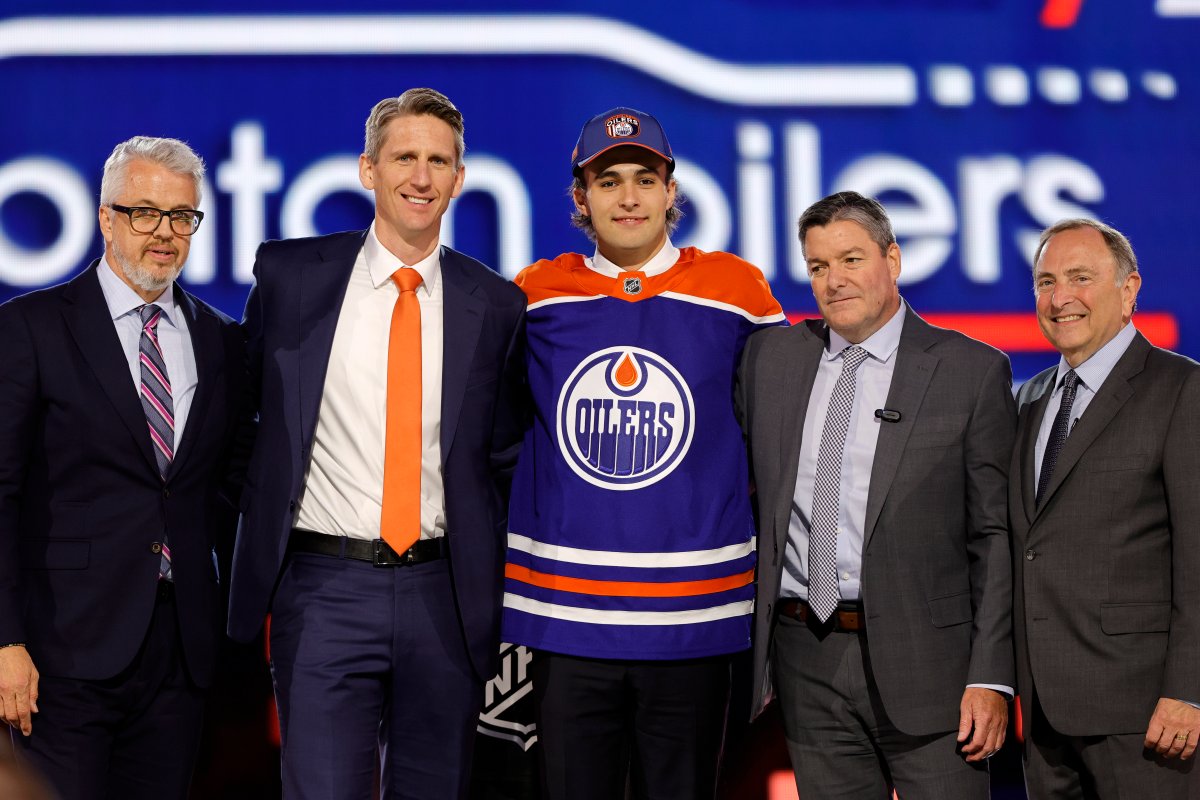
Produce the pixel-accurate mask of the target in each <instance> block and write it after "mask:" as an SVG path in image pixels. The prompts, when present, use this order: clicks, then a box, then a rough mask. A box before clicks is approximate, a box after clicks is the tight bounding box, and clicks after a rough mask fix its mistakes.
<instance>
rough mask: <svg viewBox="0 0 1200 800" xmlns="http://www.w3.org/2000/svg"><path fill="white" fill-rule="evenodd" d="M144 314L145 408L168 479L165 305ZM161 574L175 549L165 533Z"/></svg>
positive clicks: (171, 441)
mask: <svg viewBox="0 0 1200 800" xmlns="http://www.w3.org/2000/svg"><path fill="white" fill-rule="evenodd" d="M139 311H140V312H141V317H142V336H141V339H140V340H139V341H138V361H139V362H140V363H141V386H140V387H139V394H140V395H141V398H142V410H143V411H144V412H145V413H146V425H147V426H148V427H149V428H150V442H151V444H153V445H154V458H155V460H156V461H157V462H158V473H159V475H161V476H162V477H163V479H164V480H165V479H166V477H167V471H168V470H169V469H170V468H171V460H172V459H173V458H174V457H175V404H174V401H173V400H172V395H171V379H170V378H169V377H167V363H166V361H164V360H163V352H162V346H161V345H160V344H159V343H158V321H159V320H160V319H161V318H162V309H161V308H159V307H158V306H156V305H153V304H150V305H145V306H142V307H141V309H139ZM158 575H159V577H160V578H163V579H164V580H171V578H172V575H171V549H170V548H169V547H168V546H167V542H166V535H165V534H164V535H163V544H162V560H161V562H160V563H159V566H158Z"/></svg>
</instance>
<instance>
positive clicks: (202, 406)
mask: <svg viewBox="0 0 1200 800" xmlns="http://www.w3.org/2000/svg"><path fill="white" fill-rule="evenodd" d="M175 303H176V307H177V308H178V309H179V310H180V311H181V312H182V313H183V315H184V317H186V318H187V326H188V335H189V336H190V337H191V340H192V353H193V355H194V356H195V359H196V392H195V394H193V395H192V405H191V408H190V409H189V410H188V417H187V423H186V424H185V425H184V428H183V439H182V440H180V442H179V444H178V445H177V446H176V448H175V458H174V460H172V462H171V468H170V470H169V471H168V473H167V476H168V477H171V476H174V475H175V474H177V473H178V472H179V470H181V469H182V468H183V465H184V463H186V461H187V458H188V456H189V455H190V454H191V452H192V449H193V448H194V447H195V442H196V437H197V436H198V435H199V434H198V431H199V430H200V428H201V427H203V422H204V419H205V418H206V417H207V416H208V404H209V401H210V399H211V398H212V392H213V380H214V378H215V377H216V371H217V365H218V362H219V359H220V357H221V352H222V350H223V347H222V343H221V330H220V323H219V321H218V320H217V318H216V317H214V316H213V315H212V314H211V313H209V312H208V310H207V309H201V308H200V307H199V306H197V305H196V303H195V302H194V301H193V300H192V297H191V295H189V294H188V293H187V292H185V291H184V290H183V289H182V288H180V287H179V286H176V287H175Z"/></svg>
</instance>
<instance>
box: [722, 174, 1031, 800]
mask: <svg viewBox="0 0 1200 800" xmlns="http://www.w3.org/2000/svg"><path fill="white" fill-rule="evenodd" d="M800 242H801V244H802V245H803V247H804V254H805V259H806V261H807V263H808V271H809V275H810V276H811V278H812V289H813V295H814V296H815V297H816V300H817V305H818V306H819V308H820V310H821V314H822V316H823V317H824V320H823V321H819V320H810V321H808V322H806V323H803V324H800V325H797V326H795V327H792V328H776V329H771V330H766V331H763V332H761V333H758V334H756V335H754V336H753V337H751V339H750V342H749V344H748V345H747V348H746V352H745V355H744V357H743V360H742V365H741V370H740V385H739V398H738V399H739V404H740V408H741V410H742V416H743V422H744V427H745V432H746V435H747V439H748V442H749V446H750V452H751V466H752V469H753V473H754V479H755V481H756V484H757V492H756V497H757V500H756V502H757V510H758V527H759V535H758V595H757V601H756V606H755V608H756V618H755V642H754V666H755V672H754V695H753V696H754V705H755V710H756V712H757V711H759V710H761V709H762V708H763V706H765V705H766V703H767V701H768V700H769V695H770V692H771V684H772V674H773V678H774V679H773V683H774V687H775V690H776V691H777V693H778V695H779V699H780V703H781V710H782V712H783V720H784V727H785V729H786V732H787V740H788V750H789V753H790V755H791V759H792V766H793V768H794V769H795V772H796V785H797V788H798V789H799V792H800V796H801V797H802V798H806V800H813V799H815V798H820V800H831V799H832V798H853V799H854V800H862V798H885V797H891V791H892V789H897V790H898V791H899V793H900V796H901V797H903V798H905V800H917V799H918V798H945V800H965V799H967V798H986V797H987V796H988V792H989V778H988V771H987V761H986V759H987V758H988V757H989V756H990V755H991V754H993V753H994V752H995V751H996V750H998V749H999V748H1000V745H1001V744H1002V743H1003V741H1004V733H1005V728H1006V726H1007V721H1008V710H1007V700H1008V698H1009V697H1011V695H1012V688H1011V687H1012V686H1013V682H1014V675H1013V657H1012V638H1011V616H1010V615H1011V601H1012V584H1011V566H1010V564H1009V539H1008V527H1007V524H1006V520H1005V497H1006V496H1007V495H1006V491H1007V464H1008V459H1009V453H1010V452H1011V449H1012V443H1013V434H1014V429H1015V418H1016V415H1015V410H1014V406H1013V400H1012V394H1011V384H1012V374H1011V370H1010V368H1009V363H1008V359H1007V358H1006V357H1005V356H1004V354H1003V353H1000V352H998V351H996V350H994V349H992V348H990V347H988V346H986V345H984V344H981V343H979V342H977V341H974V340H972V339H969V338H967V337H966V336H963V335H962V334H959V333H956V332H954V331H947V330H942V329H939V328H934V327H933V326H931V325H929V324H928V323H926V322H925V321H924V320H922V319H921V318H920V317H919V316H917V314H916V313H915V312H914V311H913V310H912V309H911V308H909V307H908V305H907V303H905V302H904V301H903V300H901V298H900V294H899V291H898V289H897V287H896V279H897V277H898V276H899V274H900V248H899V246H898V245H897V244H896V238H895V235H894V234H893V233H892V227H891V223H890V221H889V220H888V218H887V214H886V213H885V212H884V210H883V207H882V206H880V205H879V203H877V202H875V201H874V200H871V199H869V198H866V197H863V196H862V195H859V194H857V193H855V192H839V193H838V194H834V195H831V196H829V197H827V198H825V199H824V200H821V201H820V202H818V203H816V204H814V205H813V206H812V207H810V208H809V209H808V210H807V211H805V212H804V214H803V215H802V216H801V217H800Z"/></svg>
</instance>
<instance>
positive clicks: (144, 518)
mask: <svg viewBox="0 0 1200 800" xmlns="http://www.w3.org/2000/svg"><path fill="white" fill-rule="evenodd" d="M98 263H99V262H98V261H97V262H93V263H92V265H91V266H90V267H88V269H87V270H86V271H84V272H83V273H82V274H80V275H79V276H78V277H76V278H75V279H73V280H71V281H70V282H69V283H66V284H63V285H60V286H55V287H52V288H50V289H44V290H42V291H38V292H33V293H32V294H27V295H25V296H23V297H18V298H16V299H14V300H11V301H9V302H8V303H5V304H4V305H3V306H0V343H2V344H0V643H6V642H25V643H27V644H28V648H29V653H30V655H31V657H32V658H33V661H34V664H35V665H36V666H37V668H38V670H39V671H41V672H43V673H45V674H49V675H57V676H63V677H71V678H81V679H103V678H108V677H111V676H113V675H115V674H116V673H118V672H120V671H121V670H122V669H123V668H124V667H126V666H127V665H128V664H129V663H130V662H131V661H132V660H133V657H134V655H135V654H136V653H137V650H138V648H139V646H140V645H141V643H142V638H143V637H144V636H145V633H146V630H147V627H148V626H149V622H150V615H151V613H152V612H153V610H154V603H155V587H156V584H157V581H158V567H159V555H158V553H157V552H155V551H154V550H152V546H153V545H154V544H155V543H156V542H161V541H162V540H163V537H164V535H166V536H167V537H169V541H170V544H171V554H172V566H173V573H174V578H175V587H176V603H177V607H178V612H179V624H180V629H181V631H182V637H183V650H184V653H185V656H186V658H187V665H188V670H189V672H190V673H191V675H192V677H193V679H194V680H195V681H196V682H197V683H198V684H200V685H201V686H204V685H207V684H208V683H209V681H210V679H211V676H212V671H213V663H214V660H215V657H216V644H217V638H218V636H219V635H220V610H221V609H220V605H221V604H220V592H219V589H218V575H217V569H216V562H215V560H214V552H215V549H216V548H217V547H218V544H219V542H220V540H221V538H222V537H224V538H226V539H228V538H230V537H231V536H232V534H233V530H234V521H235V519H236V517H235V509H234V506H233V504H232V503H231V502H230V488H231V487H230V486H229V485H228V484H227V483H226V479H227V474H228V473H227V470H226V467H227V463H228V457H229V446H230V442H231V438H232V432H233V430H234V427H235V424H236V417H237V409H238V407H239V404H240V402H241V400H242V398H243V395H244V390H245V387H244V380H243V377H242V374H243V373H242V369H243V364H244V358H243V345H242V337H241V333H240V331H239V330H238V326H237V323H235V322H234V321H233V320H231V319H229V317H227V316H225V315H223V314H221V312H219V311H217V310H215V309H213V308H210V307H209V306H207V305H205V304H204V303H202V302H201V301H199V300H197V299H196V298H195V297H193V296H192V295H190V294H188V293H187V292H185V291H183V290H182V289H181V288H179V287H178V286H176V287H175V288H174V292H175V300H176V302H177V303H178V304H179V308H180V309H181V310H182V312H183V313H184V314H185V315H186V317H187V324H188V330H189V333H190V335H191V339H192V346H193V349H194V351H195V356H196V367H197V371H198V374H199V383H198V385H197V387H196V393H195V396H194V398H193V402H192V407H191V411H190V412H189V414H188V418H187V424H186V427H185V428H184V431H183V438H182V440H181V441H180V443H179V445H178V447H177V448H176V458H175V460H174V462H173V463H172V464H171V469H170V472H169V474H168V475H167V478H166V481H165V482H164V481H163V479H162V478H161V477H160V475H159V473H158V466H157V463H156V462H155V459H154V453H153V451H152V450H151V444H150V435H149V432H148V430H147V427H146V418H145V415H144V413H143V411H142V406H141V402H140V400H139V398H138V390H137V388H136V387H135V385H134V383H133V381H132V380H131V379H130V374H129V366H128V362H127V361H126V359H125V354H124V352H123V351H122V349H121V343H120V339H119V338H118V336H117V332H116V328H115V326H114V325H113V321H112V318H111V316H110V315H109V311H108V306H107V304H106V303H105V300H104V294H103V292H102V291H101V288H100V281H99V279H98V277H97V276H96V266H97V264H98Z"/></svg>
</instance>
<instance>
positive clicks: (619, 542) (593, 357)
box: [504, 108, 784, 800]
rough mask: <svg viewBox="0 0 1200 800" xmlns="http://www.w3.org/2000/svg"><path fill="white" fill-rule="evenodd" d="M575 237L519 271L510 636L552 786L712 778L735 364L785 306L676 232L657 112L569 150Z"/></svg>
mask: <svg viewBox="0 0 1200 800" xmlns="http://www.w3.org/2000/svg"><path fill="white" fill-rule="evenodd" d="M571 166H572V171H573V173H574V176H575V184H574V188H573V191H572V195H573V199H574V204H575V210H576V213H575V216H574V220H575V223H576V225H577V226H578V227H579V228H581V229H582V230H583V231H584V232H585V233H586V234H587V235H588V237H589V238H590V239H592V240H593V241H594V242H595V243H596V250H595V253H594V254H593V255H592V256H591V257H590V258H588V257H585V256H582V255H579V254H576V253H567V254H564V255H561V256H559V257H558V258H556V259H554V260H553V261H539V262H538V263H536V264H534V265H533V266H531V267H529V268H528V269H526V270H525V271H523V272H522V273H521V274H520V275H519V276H518V277H517V281H516V282H517V284H518V285H519V286H520V287H521V288H522V289H523V290H524V291H525V293H526V295H527V296H528V298H529V309H528V339H529V356H528V362H529V381H530V389H531V392H532V393H533V398H534V404H535V418H534V423H533V426H532V427H531V429H530V430H529V432H528V433H527V435H526V439H525V445H524V450H523V453H522V456H521V461H520V463H519V465H518V468H517V474H516V478H515V483H514V486H513V496H512V506H511V512H510V520H509V531H510V532H509V538H508V545H509V549H508V563H507V567H506V572H505V603H504V605H505V608H504V639H505V641H508V642H513V643H517V644H524V645H526V646H527V647H529V648H531V649H532V650H533V651H534V661H533V673H532V676H533V677H532V680H533V687H534V695H535V698H536V701H537V707H538V726H539V728H538V730H539V738H540V740H541V743H542V752H543V774H544V777H545V782H546V788H547V790H548V797H550V798H552V799H558V798H571V800H580V799H581V798H597V799H601V798H602V799H603V800H610V799H611V798H619V797H624V796H625V795H624V792H625V787H626V781H627V779H628V780H629V781H630V784H631V786H632V788H633V791H634V795H635V796H637V797H655V798H681V800H682V799H683V798H688V800H691V799H692V798H711V797H712V796H713V795H714V791H715V784H716V777H717V764H718V761H719V758H720V751H721V742H722V738H723V734H724V724H725V711H726V705H727V701H728V696H729V674H730V661H731V657H732V654H734V653H736V652H738V651H742V650H745V649H746V648H747V647H749V644H750V619H751V611H752V609H751V602H752V598H753V596H754V587H753V577H754V559H755V554H754V540H753V532H752V521H751V516H750V503H749V498H748V496H747V486H748V478H747V466H746V457H745V452H744V449H743V444H742V437H741V433H740V432H739V428H738V424H737V420H736V418H735V416H734V410H733V400H732V397H733V380H734V373H735V371H736V367H737V363H738V359H739V357H740V355H741V351H742V346H743V344H744V342H745V340H746V337H747V336H749V334H751V333H752V332H753V331H755V330H757V329H759V328H761V327H764V326H768V325H777V324H782V323H783V322H784V316H783V313H782V311H781V309H780V307H779V304H778V303H777V302H776V301H775V299H774V298H773V297H772V296H771V291H770V287H769V286H768V285H767V282H766V280H765V279H764V278H763V276H762V273H761V272H759V271H758V270H757V269H756V268H755V267H753V266H751V265H750V264H747V263H746V262H744V261H742V260H741V259H739V258H736V257H735V256H732V255H729V254H728V253H705V252H702V251H700V250H697V249H695V248H693V247H687V248H682V249H679V248H676V247H675V245H674V244H672V242H671V239H670V233H671V231H672V229H673V228H674V227H675V224H676V222H677V221H678V219H679V217H680V211H679V209H678V207H677V199H678V198H677V197H676V184H675V179H674V178H673V177H672V173H673V171H674V168H675V161H674V158H673V157H672V155H671V148H670V145H669V144H668V143H667V138H666V136H665V134H664V133H663V130H662V127H661V126H660V125H659V123H658V121H657V120H656V119H654V118H653V117H652V116H650V115H649V114H644V113H642V112H640V111H636V110H634V109H630V108H615V109H613V110H611V111H609V112H607V113H605V114H600V115H599V116H596V117H593V118H592V119H591V120H589V121H588V122H587V124H586V125H584V127H583V131H582V132H581V134H580V136H579V142H578V144H577V145H576V147H575V151H574V153H573V154H572V157H571Z"/></svg>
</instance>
